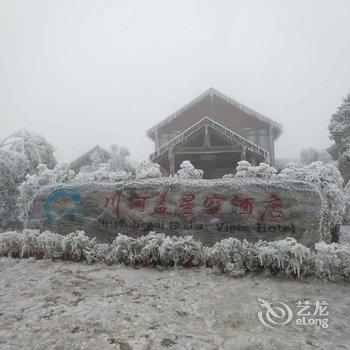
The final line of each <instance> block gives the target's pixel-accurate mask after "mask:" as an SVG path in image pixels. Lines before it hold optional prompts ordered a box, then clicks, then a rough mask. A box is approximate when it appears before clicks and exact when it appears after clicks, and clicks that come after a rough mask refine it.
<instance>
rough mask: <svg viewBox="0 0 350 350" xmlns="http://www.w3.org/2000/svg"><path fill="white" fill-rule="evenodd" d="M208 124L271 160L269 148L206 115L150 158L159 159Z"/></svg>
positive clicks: (223, 134) (226, 136)
mask: <svg viewBox="0 0 350 350" xmlns="http://www.w3.org/2000/svg"><path fill="white" fill-rule="evenodd" d="M206 125H207V126H208V127H210V128H212V129H214V130H215V131H216V132H218V133H219V134H220V136H222V137H223V138H225V139H227V140H228V141H230V142H232V143H236V144H238V145H240V146H243V147H246V148H247V149H248V150H249V151H251V152H253V153H255V154H258V155H260V156H262V157H263V158H264V159H265V160H266V161H269V158H270V154H269V152H268V151H267V150H265V149H263V148H261V147H260V146H258V145H256V144H255V143H253V142H250V141H249V140H247V139H246V138H244V137H242V136H240V135H238V134H236V133H235V132H233V131H232V130H230V129H228V128H226V127H225V126H223V125H221V124H219V123H217V122H216V121H214V120H213V119H211V118H209V117H204V118H203V119H201V120H200V121H199V122H197V123H195V124H194V125H192V126H191V127H189V128H188V129H186V130H185V131H183V132H182V133H181V134H179V135H177V136H175V137H174V138H173V139H171V140H170V141H169V142H167V143H166V144H165V145H163V146H161V147H159V148H158V149H157V150H156V151H155V152H153V153H152V154H151V155H150V160H151V161H153V160H155V159H157V158H158V157H160V156H162V155H164V154H165V153H167V152H168V151H170V150H171V149H173V148H174V147H175V146H177V145H179V144H182V143H185V142H186V141H188V140H189V139H190V138H191V137H192V136H193V135H194V134H196V133H197V132H198V131H199V130H200V129H203V128H204V127H205V126H206Z"/></svg>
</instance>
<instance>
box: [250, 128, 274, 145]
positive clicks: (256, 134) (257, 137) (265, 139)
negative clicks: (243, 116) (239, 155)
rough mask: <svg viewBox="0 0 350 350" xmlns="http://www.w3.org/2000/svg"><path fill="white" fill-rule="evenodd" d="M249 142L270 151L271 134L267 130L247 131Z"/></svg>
mask: <svg viewBox="0 0 350 350" xmlns="http://www.w3.org/2000/svg"><path fill="white" fill-rule="evenodd" d="M246 137H247V140H249V141H250V142H253V143H255V144H257V145H258V146H260V147H262V148H264V149H265V150H268V149H269V134H268V132H267V129H246Z"/></svg>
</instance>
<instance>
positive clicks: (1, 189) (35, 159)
mask: <svg viewBox="0 0 350 350" xmlns="http://www.w3.org/2000/svg"><path fill="white" fill-rule="evenodd" d="M53 151H54V149H53V146H52V145H50V144H49V143H48V142H47V141H46V140H45V138H44V137H42V136H40V135H37V134H34V133H32V132H29V131H28V130H19V131H17V132H15V133H13V134H11V135H10V136H9V137H7V138H6V139H4V140H3V141H2V142H0V230H2V229H5V228H10V227H12V228H14V227H18V226H20V224H19V221H18V208H17V205H16V204H17V196H18V186H19V185H20V184H21V183H22V181H23V180H24V179H25V176H26V174H28V173H29V174H34V173H35V172H36V169H37V166H38V165H39V164H40V163H45V164H47V166H48V167H49V168H53V167H54V166H55V164H56V160H55V157H54V155H53Z"/></svg>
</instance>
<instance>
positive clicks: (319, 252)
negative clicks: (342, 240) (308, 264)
mask: <svg viewBox="0 0 350 350" xmlns="http://www.w3.org/2000/svg"><path fill="white" fill-rule="evenodd" d="M315 249H316V253H315V254H314V255H313V257H314V259H313V261H312V262H313V265H314V271H315V274H316V275H317V276H319V277H328V278H347V279H349V277H350V249H349V247H348V246H342V245H339V244H337V243H332V244H326V243H325V242H319V243H316V244H315Z"/></svg>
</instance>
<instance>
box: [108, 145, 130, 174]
mask: <svg viewBox="0 0 350 350" xmlns="http://www.w3.org/2000/svg"><path fill="white" fill-rule="evenodd" d="M111 151H112V156H111V159H110V160H109V161H108V164H109V168H110V170H111V171H121V170H124V171H126V172H130V171H131V170H132V166H131V165H130V162H129V159H128V157H129V156H130V151H129V150H128V149H127V148H125V147H119V146H118V145H112V146H111Z"/></svg>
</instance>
